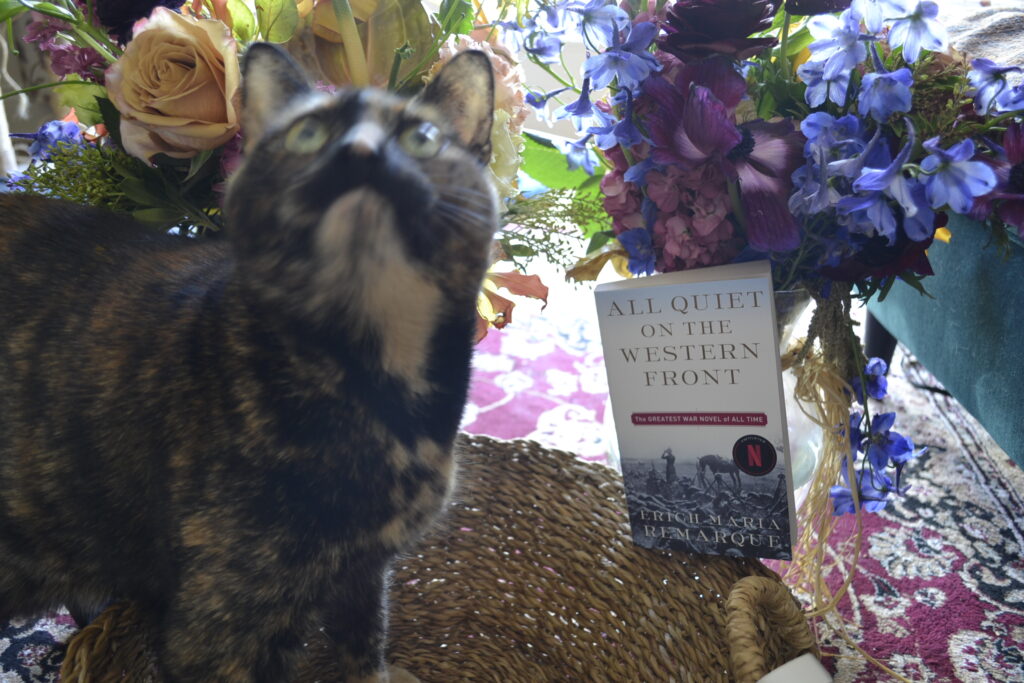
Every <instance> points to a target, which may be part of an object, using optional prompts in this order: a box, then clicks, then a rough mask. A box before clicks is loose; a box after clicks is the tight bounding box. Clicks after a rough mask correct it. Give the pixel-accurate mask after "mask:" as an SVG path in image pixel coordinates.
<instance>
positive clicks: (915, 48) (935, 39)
mask: <svg viewBox="0 0 1024 683" xmlns="http://www.w3.org/2000/svg"><path fill="white" fill-rule="evenodd" d="M938 14H939V6H938V5H936V4H935V3H934V2H932V0H919V2H918V3H917V6H916V7H915V8H914V11H913V12H912V13H911V14H910V15H908V16H905V17H902V18H900V19H897V20H896V21H894V22H893V24H892V29H890V31H889V45H891V46H892V47H899V46H900V45H902V46H903V58H904V59H905V60H907V62H908V63H910V64H913V63H914V62H916V61H917V58H918V57H919V56H920V55H921V50H922V49H925V50H931V51H933V52H934V51H936V50H944V49H945V48H946V44H947V43H948V41H949V36H948V35H947V34H946V28H945V27H944V26H943V25H942V24H941V23H939V21H938V20H937V19H936V17H937V16H938Z"/></svg>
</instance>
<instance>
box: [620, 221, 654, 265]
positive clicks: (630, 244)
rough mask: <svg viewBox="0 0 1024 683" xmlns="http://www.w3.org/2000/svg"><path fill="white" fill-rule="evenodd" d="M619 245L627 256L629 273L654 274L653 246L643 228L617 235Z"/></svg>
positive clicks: (649, 236)
mask: <svg viewBox="0 0 1024 683" xmlns="http://www.w3.org/2000/svg"><path fill="white" fill-rule="evenodd" d="M619 243H620V244H621V245H622V246H623V248H625V250H626V252H627V253H628V254H629V265H628V268H629V272H631V273H633V274H634V275H650V274H651V273H653V272H654V244H653V243H652V242H651V233H649V232H647V230H646V229H645V228H633V229H632V230H626V231H625V232H622V233H620V234H619Z"/></svg>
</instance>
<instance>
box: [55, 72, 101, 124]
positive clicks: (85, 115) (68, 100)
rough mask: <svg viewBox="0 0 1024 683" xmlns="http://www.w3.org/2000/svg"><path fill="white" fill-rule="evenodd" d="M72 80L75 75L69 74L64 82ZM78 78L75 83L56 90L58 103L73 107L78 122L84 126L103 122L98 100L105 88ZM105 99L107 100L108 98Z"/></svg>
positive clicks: (74, 78)
mask: <svg viewBox="0 0 1024 683" xmlns="http://www.w3.org/2000/svg"><path fill="white" fill-rule="evenodd" d="M72 80H76V77H74V76H69V77H68V79H67V81H65V82H70V81H72ZM78 80H79V82H78V83H77V84H75V85H68V86H65V87H63V88H59V89H58V90H57V95H58V96H59V98H60V103H61V104H62V105H64V106H65V107H68V108H74V110H75V115H76V116H77V117H78V120H79V122H81V123H82V124H83V125H85V126H95V125H96V124H97V123H103V122H104V121H105V119H104V116H103V112H102V111H101V110H100V107H99V104H98V101H99V100H100V99H101V98H105V97H106V95H107V89H106V88H104V87H103V86H102V85H99V84H98V83H92V82H91V81H82V80H80V79H78ZM107 101H108V102H109V100H107Z"/></svg>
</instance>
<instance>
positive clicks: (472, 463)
mask: <svg viewBox="0 0 1024 683" xmlns="http://www.w3.org/2000/svg"><path fill="white" fill-rule="evenodd" d="M460 451H461V465H462V469H461V486H460V490H459V496H458V502H456V503H455V504H453V505H452V507H451V511H450V514H449V516H448V517H447V518H446V521H445V523H444V524H442V525H439V528H438V530H437V531H436V532H435V533H433V534H432V535H430V536H429V537H428V538H427V539H426V540H425V541H424V542H423V543H422V545H421V548H420V551H419V552H418V553H417V554H416V555H415V556H413V557H408V558H406V559H405V560H404V561H401V562H399V563H398V564H397V565H396V571H395V576H394V581H393V586H392V589H391V614H392V617H391V635H390V642H391V649H390V653H389V659H390V661H392V662H393V663H395V664H397V665H399V666H401V667H404V668H405V669H407V670H408V671H409V672H411V673H413V674H415V675H416V676H417V677H419V678H420V679H421V680H423V681H430V682H438V683H447V682H448V681H501V682H511V683H519V682H523V683H533V682H535V681H609V682H614V683H619V682H620V681H726V680H737V681H756V680H757V679H758V678H760V677H761V676H763V675H764V674H765V673H767V672H768V671H770V670H771V669H773V668H775V667H777V666H780V665H782V664H783V663H785V662H787V661H788V660H790V659H792V658H794V657H796V656H798V655H800V654H802V653H804V652H814V653H815V654H817V648H816V646H815V643H814V639H813V637H812V635H811V633H810V630H809V629H808V626H807V622H806V621H805V619H804V617H803V615H802V613H801V612H800V609H799V607H798V605H797V603H796V602H795V600H794V599H793V597H792V595H791V594H790V592H789V590H788V589H787V588H786V587H785V586H784V585H783V584H782V583H781V582H780V581H779V578H778V576H777V575H776V574H775V573H773V572H772V571H770V570H769V569H767V568H765V567H764V566H763V565H762V564H761V563H759V562H757V561H754V560H744V559H734V558H725V557H710V556H698V555H689V556H688V555H675V556H670V555H669V554H668V553H662V552H652V551H650V550H644V549H641V548H638V547H635V546H634V545H633V544H632V542H631V541H630V538H629V526H628V521H627V517H626V514H625V499H624V496H623V492H622V481H621V478H620V477H619V476H618V474H617V473H615V472H614V471H612V470H610V469H608V468H605V467H601V466H599V465H592V464H588V463H584V462H580V461H579V460H576V459H575V458H573V457H572V456H571V455H570V454H568V453H562V452H557V451H550V450H546V449H544V448H542V447H541V446H539V445H537V444H536V443H532V442H526V441H514V442H505V441H496V440H493V439H489V438H486V437H462V438H461V440H460ZM322 645H324V644H322V643H315V642H314V643H310V644H309V646H308V647H309V652H308V656H307V657H306V658H305V661H304V664H303V670H302V673H301V675H300V679H299V680H300V681H302V682H303V683H306V682H310V683H311V682H312V681H334V680H338V677H337V675H336V674H335V673H334V672H332V670H331V662H330V659H329V657H328V656H326V652H327V650H326V648H324V647H322ZM153 671H154V670H153V666H152V660H151V656H150V654H149V651H148V650H147V648H146V645H145V642H144V640H143V637H142V635H141V631H140V629H139V627H138V619H137V615H135V613H134V612H133V609H132V607H131V606H130V605H126V604H124V603H120V604H116V605H112V606H111V607H109V608H108V609H107V610H106V611H105V612H104V613H103V614H102V615H100V617H99V618H98V619H96V621H94V622H93V623H92V624H90V625H89V626H88V627H86V628H85V629H83V630H82V631H80V632H79V633H78V634H76V635H75V636H74V638H73V639H72V640H71V642H70V643H69V646H68V654H67V659H66V661H65V664H64V669H63V671H62V680H64V681H65V682H68V681H76V682H84V681H108V680H110V681H113V680H130V681H144V680H147V679H150V678H153Z"/></svg>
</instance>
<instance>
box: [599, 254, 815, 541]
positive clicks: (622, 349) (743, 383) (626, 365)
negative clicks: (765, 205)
mask: <svg viewBox="0 0 1024 683" xmlns="http://www.w3.org/2000/svg"><path fill="white" fill-rule="evenodd" d="M595 294H596V301H597V309H598V317H599V321H600V327H601V341H602V345H603V347H604V355H605V364H606V367H607V371H608V384H609V391H610V398H611V406H612V412H613V415H614V423H615V429H616V433H617V437H618V446H619V453H620V458H621V460H620V461H621V467H622V475H623V480H624V483H625V487H626V500H627V504H628V506H629V518H630V527H631V529H632V536H633V540H634V542H635V543H637V544H638V545H641V546H644V547H648V548H661V549H665V550H676V551H682V552H688V553H701V554H716V555H731V556H743V557H761V558H771V559H791V557H792V551H791V541H792V538H793V537H794V536H795V533H796V525H795V515H794V514H793V513H794V500H793V491H792V485H791V482H792V473H791V468H790V462H789V444H788V436H787V433H786V422H785V407H784V400H783V394H782V381H781V369H780V362H779V348H778V333H777V330H776V325H775V316H774V310H773V296H772V289H771V271H770V266H769V265H768V263H767V262H766V261H758V262H750V263H742V264H733V265H728V266H716V267H711V268H703V269H699V270H690V271H683V272H679V273H668V274H665V275H656V276H652V277H645V278H636V279H633V280H626V281H622V282H615V283H609V284H604V285H600V286H598V288H597V290H596V292H595Z"/></svg>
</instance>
